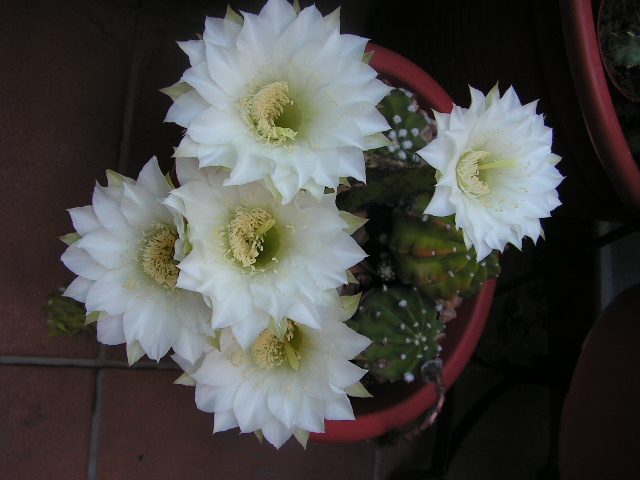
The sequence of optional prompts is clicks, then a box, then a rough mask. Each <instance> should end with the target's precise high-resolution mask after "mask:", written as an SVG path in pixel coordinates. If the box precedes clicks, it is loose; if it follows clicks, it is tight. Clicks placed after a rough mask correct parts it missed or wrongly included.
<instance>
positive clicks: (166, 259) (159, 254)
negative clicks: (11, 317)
mask: <svg viewBox="0 0 640 480" xmlns="http://www.w3.org/2000/svg"><path fill="white" fill-rule="evenodd" d="M176 240H178V231H177V230H176V229H175V228H170V227H166V226H163V227H160V228H159V229H158V230H156V231H155V232H154V233H153V234H152V235H150V236H149V237H148V238H147V239H146V241H145V242H144V243H143V245H142V255H141V256H140V259H141V260H142V269H143V270H144V272H145V273H146V274H148V275H149V276H150V277H151V278H153V279H154V280H155V281H156V282H157V283H158V285H162V286H164V287H166V288H168V289H170V290H173V289H174V288H176V283H177V282H178V274H179V273H180V270H179V269H178V262H177V261H176V260H175V259H174V258H173V256H174V254H175V245H176Z"/></svg>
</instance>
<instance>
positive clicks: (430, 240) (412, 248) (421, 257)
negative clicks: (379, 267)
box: [389, 209, 500, 301]
mask: <svg viewBox="0 0 640 480" xmlns="http://www.w3.org/2000/svg"><path fill="white" fill-rule="evenodd" d="M389 248H390V250H391V252H392V253H393V256H394V258H395V261H396V273H397V275H398V278H400V280H401V281H402V282H403V283H409V284H412V285H415V286H416V287H417V288H418V289H419V290H420V291H421V292H422V293H423V294H424V295H426V296H427V297H428V298H430V299H431V300H433V301H437V300H440V299H443V300H453V299H455V298H456V297H462V298H468V297H470V296H472V295H475V294H477V293H479V292H480V290H481V289H482V286H483V284H484V282H485V281H486V280H487V279H490V278H495V277H497V276H498V274H499V273H500V265H499V263H498V256H497V254H496V253H495V252H494V253H492V254H491V255H489V256H488V257H487V258H484V259H483V260H482V261H480V262H477V261H476V259H475V252H473V251H471V252H470V251H467V248H466V246H465V244H464V238H463V234H462V232H461V231H460V230H458V229H456V227H455V224H454V219H453V217H445V218H440V217H432V216H429V217H426V216H425V217H423V216H421V215H412V214H407V213H406V212H403V211H401V210H398V209H397V210H396V211H395V212H394V215H393V231H392V234H391V238H390V240H389Z"/></svg>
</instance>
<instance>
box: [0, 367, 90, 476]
mask: <svg viewBox="0 0 640 480" xmlns="http://www.w3.org/2000/svg"><path fill="white" fill-rule="evenodd" d="M0 385H2V388H1V389H0V405H2V408H1V409H0V442H1V447H0V477H2V478H6V479H11V480H33V479H36V478H47V479H49V480H76V479H77V480H84V479H86V478H87V468H88V460H89V440H90V435H91V418H92V411H93V398H94V397H93V396H94V386H95V373H94V371H93V370H85V369H67V368H30V367H9V366H2V367H0Z"/></svg>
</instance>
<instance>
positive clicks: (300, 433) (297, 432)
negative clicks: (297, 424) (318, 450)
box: [293, 428, 309, 450]
mask: <svg viewBox="0 0 640 480" xmlns="http://www.w3.org/2000/svg"><path fill="white" fill-rule="evenodd" d="M293 436H294V437H296V440H298V441H299V442H300V445H302V448H304V449H305V450H306V449H307V442H308V441H309V432H308V431H307V430H303V429H301V428H296V429H294V430H293Z"/></svg>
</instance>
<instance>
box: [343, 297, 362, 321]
mask: <svg viewBox="0 0 640 480" xmlns="http://www.w3.org/2000/svg"><path fill="white" fill-rule="evenodd" d="M361 297H362V292H360V293H358V294H356V295H345V296H342V297H340V304H341V307H342V315H341V316H340V320H349V319H350V318H351V317H353V315H354V314H355V313H356V310H358V305H360V298H361Z"/></svg>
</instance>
